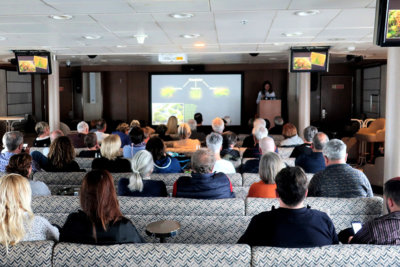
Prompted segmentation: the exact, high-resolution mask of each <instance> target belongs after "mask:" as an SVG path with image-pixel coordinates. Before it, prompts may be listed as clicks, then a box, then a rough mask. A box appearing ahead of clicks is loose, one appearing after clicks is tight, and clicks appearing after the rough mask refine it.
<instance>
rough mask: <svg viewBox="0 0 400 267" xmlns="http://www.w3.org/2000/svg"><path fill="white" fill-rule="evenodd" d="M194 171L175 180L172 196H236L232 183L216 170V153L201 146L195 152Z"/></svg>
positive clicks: (202, 197) (219, 197)
mask: <svg viewBox="0 0 400 267" xmlns="http://www.w3.org/2000/svg"><path fill="white" fill-rule="evenodd" d="M191 164H192V173H191V177H190V176H182V177H179V178H178V180H176V181H175V183H174V186H173V191H172V196H174V197H182V198H197V199H221V198H234V197H235V193H233V189H232V183H231V181H230V180H229V178H228V177H227V176H226V175H225V174H224V173H221V172H214V171H213V169H214V164H215V153H214V152H213V151H211V150H210V149H206V148H200V149H199V150H197V151H196V152H194V153H193V155H192V159H191Z"/></svg>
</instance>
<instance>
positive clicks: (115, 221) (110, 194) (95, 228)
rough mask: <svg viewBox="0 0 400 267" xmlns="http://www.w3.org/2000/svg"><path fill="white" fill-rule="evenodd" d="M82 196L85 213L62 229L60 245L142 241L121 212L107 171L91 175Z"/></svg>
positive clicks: (72, 218)
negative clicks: (68, 243)
mask: <svg viewBox="0 0 400 267" xmlns="http://www.w3.org/2000/svg"><path fill="white" fill-rule="evenodd" d="M116 137H117V138H118V136H116ZM118 140H119V138H118ZM79 197H80V202H81V208H82V210H79V211H78V212H74V213H72V214H70V215H69V216H68V218H67V220H66V222H65V224H64V226H63V227H62V229H61V233H60V241H61V242H71V243H84V244H101V245H111V244H122V243H142V242H143V239H142V237H141V236H140V234H139V233H138V231H137V230H136V228H135V226H134V225H133V224H132V222H131V221H130V220H129V219H127V218H125V217H124V216H123V215H122V213H121V210H120V208H119V203H118V199H117V195H116V193H115V187H114V181H113V178H112V176H111V174H110V173H109V172H108V171H105V170H93V171H90V172H88V173H87V174H86V175H85V177H84V178H83V181H82V187H81V191H80V194H79Z"/></svg>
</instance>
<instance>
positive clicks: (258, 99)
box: [256, 91, 276, 104]
mask: <svg viewBox="0 0 400 267" xmlns="http://www.w3.org/2000/svg"><path fill="white" fill-rule="evenodd" d="M267 98H276V95H275V92H274V91H272V93H269V92H268V91H267V93H266V94H265V97H264V98H263V97H262V93H261V91H260V92H258V96H257V100H256V103H257V104H258V103H260V101H261V100H265V99H267Z"/></svg>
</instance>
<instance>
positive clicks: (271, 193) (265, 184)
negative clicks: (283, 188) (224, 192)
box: [247, 137, 285, 198]
mask: <svg viewBox="0 0 400 267" xmlns="http://www.w3.org/2000/svg"><path fill="white" fill-rule="evenodd" d="M268 138H269V137H268ZM284 167H285V164H284V163H283V161H282V160H281V157H279V155H278V154H276V153H275V152H267V153H265V154H263V155H262V157H261V159H260V171H259V175H260V179H261V180H260V181H259V182H256V183H253V184H252V185H251V186H250V189H249V193H248V195H247V197H262V198H275V197H276V193H275V190H276V184H275V177H276V175H277V174H278V172H279V171H280V170H282V169H283V168H284Z"/></svg>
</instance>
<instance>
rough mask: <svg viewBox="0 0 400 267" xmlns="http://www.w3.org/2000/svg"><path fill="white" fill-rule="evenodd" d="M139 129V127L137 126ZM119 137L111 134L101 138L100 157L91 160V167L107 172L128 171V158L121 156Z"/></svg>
mask: <svg viewBox="0 0 400 267" xmlns="http://www.w3.org/2000/svg"><path fill="white" fill-rule="evenodd" d="M139 129H140V128H139ZM120 147H121V139H120V138H119V136H118V135H116V134H111V135H109V136H107V137H106V138H105V139H104V140H103V144H102V145H101V148H100V152H101V157H100V158H95V159H94V160H93V162H92V169H99V170H107V171H109V172H130V171H131V164H130V162H129V160H127V159H124V158H121V157H120V156H119V155H120Z"/></svg>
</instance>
